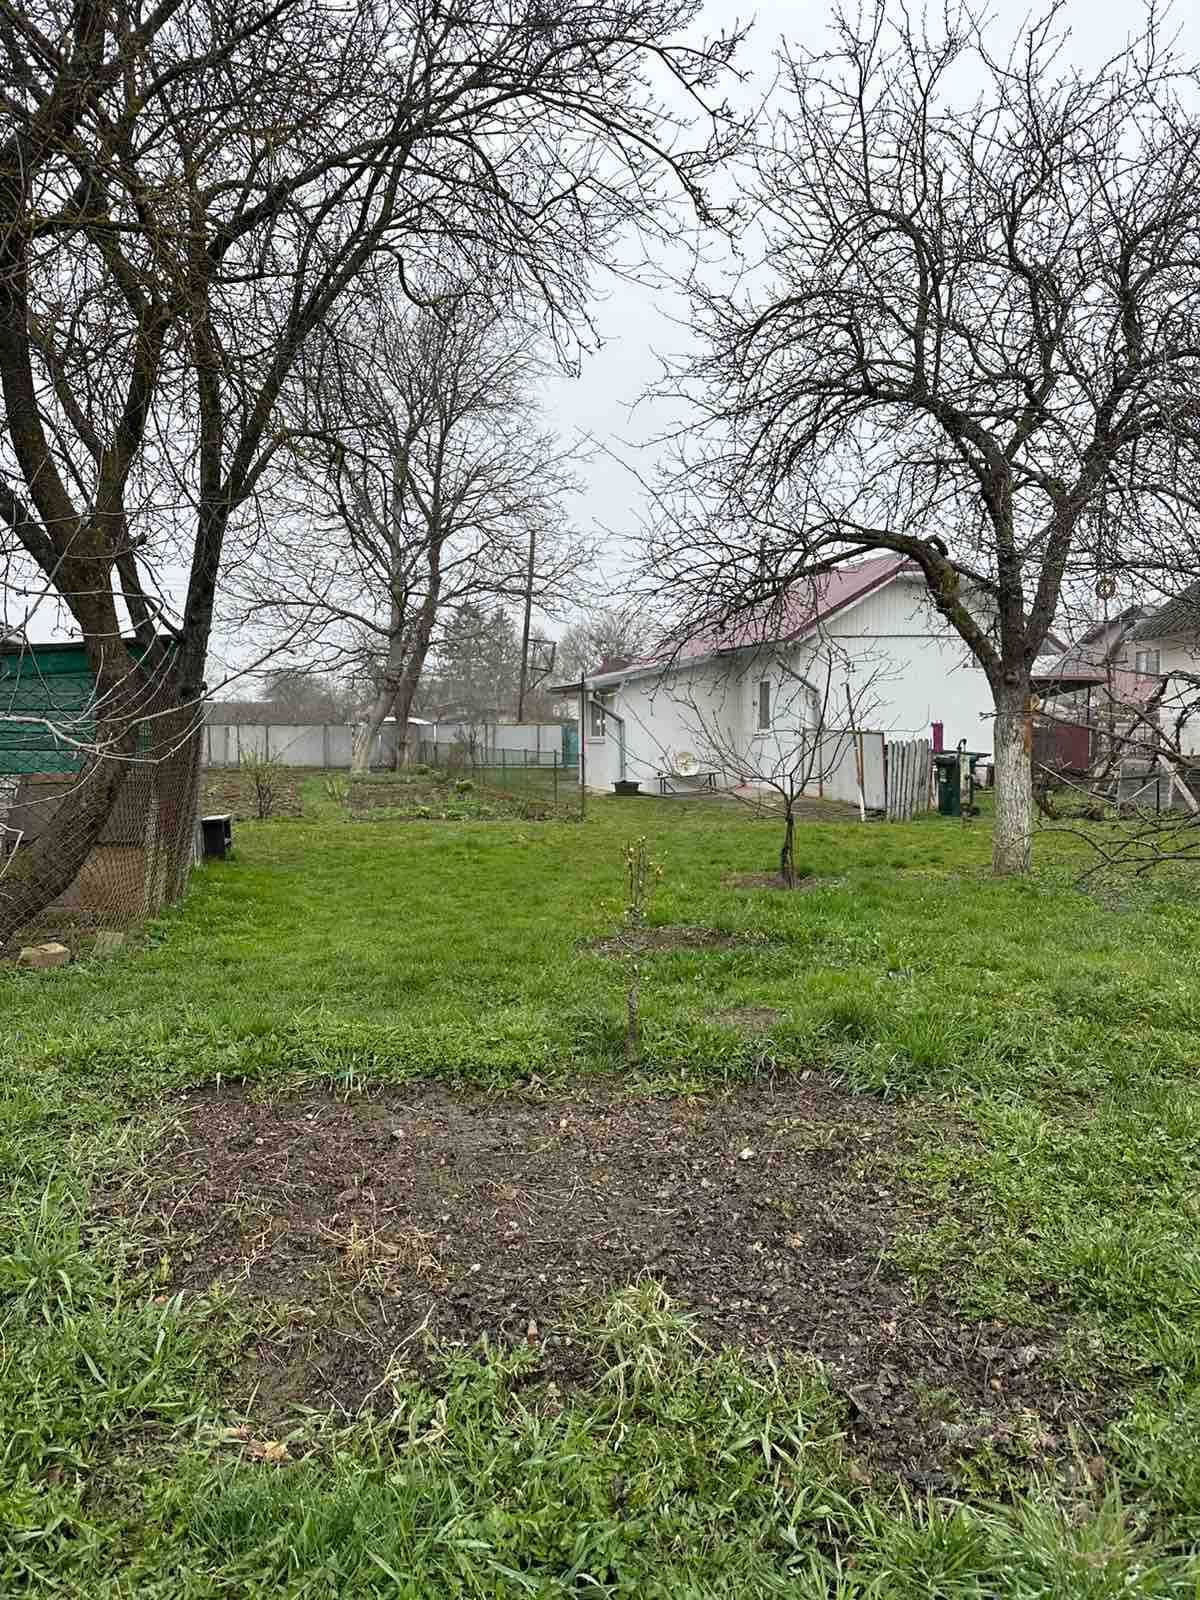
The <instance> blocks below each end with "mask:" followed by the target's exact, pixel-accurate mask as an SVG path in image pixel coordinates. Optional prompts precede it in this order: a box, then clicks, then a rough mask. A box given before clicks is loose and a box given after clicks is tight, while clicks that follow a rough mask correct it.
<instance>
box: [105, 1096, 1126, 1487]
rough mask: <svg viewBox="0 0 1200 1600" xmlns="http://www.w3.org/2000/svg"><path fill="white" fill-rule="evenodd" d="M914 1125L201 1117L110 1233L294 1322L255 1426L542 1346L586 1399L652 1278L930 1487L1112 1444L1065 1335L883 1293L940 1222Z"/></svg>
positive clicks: (865, 1111) (603, 1104)
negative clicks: (595, 1364)
mask: <svg viewBox="0 0 1200 1600" xmlns="http://www.w3.org/2000/svg"><path fill="white" fill-rule="evenodd" d="M913 1115H914V1113H912V1112H911V1111H910V1112H907V1113H903V1112H901V1111H898V1110H896V1109H893V1108H890V1107H886V1106H883V1105H881V1104H879V1103H878V1102H874V1101H871V1100H867V1099H863V1098H857V1097H851V1096H848V1095H844V1094H841V1093H838V1092H837V1091H835V1090H834V1089H832V1088H830V1087H828V1086H825V1085H822V1084H820V1083H819V1082H817V1081H816V1080H810V1081H808V1082H803V1081H800V1082H793V1083H789V1084H788V1085H787V1086H786V1087H765V1086H759V1087H756V1088H753V1089H747V1090H745V1091H742V1092H740V1093H737V1094H734V1095H731V1096H729V1097H726V1098H721V1099H719V1100H713V1101H710V1102H698V1101H695V1100H685V1099H669V1098H641V1099H621V1100H617V1099H609V1098H605V1097H604V1096H603V1095H602V1094H600V1093H586V1094H579V1095H576V1096H573V1097H570V1098H564V1099H555V1100H550V1101H529V1100H524V1099H519V1098H490V1099H489V1098H486V1097H483V1096H476V1095H465V1094H464V1095H452V1094H450V1093H446V1092H441V1091H436V1090H426V1091H415V1092H408V1093H395V1094H389V1095H385V1096H381V1097H378V1098H363V1099H359V1100H355V1101H351V1102H349V1103H343V1102H334V1101H331V1100H329V1099H327V1098H324V1097H309V1098H301V1099H294V1100H287V1101H281V1102H277V1103H275V1104H263V1103H259V1102H256V1101H253V1100H251V1099H249V1098H248V1097H247V1096H245V1095H243V1094H239V1093H215V1092H198V1093H196V1094H194V1095H192V1096H191V1097H190V1098H188V1099H187V1100H185V1102H184V1103H183V1105H182V1106H181V1107H180V1118H179V1124H178V1128H177V1131H176V1133H175V1135H174V1137H173V1138H171V1139H170V1140H169V1141H168V1143H167V1144H166V1146H165V1148H163V1149H162V1150H161V1151H160V1153H159V1154H158V1156H157V1158H156V1159H155V1161H154V1163H153V1165H152V1167H151V1169H150V1171H149V1174H148V1192H146V1193H144V1194H141V1195H128V1194H127V1195H123V1196H110V1197H109V1198H108V1200H107V1205H106V1209H110V1210H114V1211H115V1210H127V1211H136V1213H137V1216H138V1225H139V1228H143V1229H146V1228H148V1230H149V1237H148V1238H147V1239H146V1249H147V1252H148V1254H149V1257H150V1259H152V1260H157V1259H158V1257H159V1255H160V1254H164V1255H166V1256H167V1257H168V1258H169V1261H170V1264H171V1273H172V1282H171V1284H170V1287H171V1289H172V1290H174V1289H182V1290H184V1291H202V1290H204V1289H206V1288H207V1287H208V1286H209V1285H210V1284H212V1283H214V1282H221V1283H223V1284H226V1285H229V1286H231V1287H232V1288H233V1289H234V1290H235V1291H236V1292H238V1293H241V1294H245V1295H250V1296H254V1297H259V1298H261V1299H264V1300H270V1301H271V1302H272V1303H278V1302H282V1303H284V1305H285V1306H286V1307H288V1308H289V1309H288V1310H287V1311H286V1313H285V1315H284V1317H283V1320H282V1322H281V1324H280V1325H279V1326H278V1327H277V1328H276V1329H275V1330H274V1331H273V1332H272V1336H271V1338H270V1341H269V1342H268V1343H265V1344H264V1345H263V1346H262V1347H261V1348H259V1349H258V1350H257V1351H256V1352H252V1353H251V1355H250V1357H249V1361H250V1366H249V1369H248V1370H247V1372H246V1373H244V1374H243V1375H242V1378H243V1381H244V1383H245V1386H246V1390H247V1392H248V1391H249V1389H250V1388H251V1387H254V1388H255V1390H256V1391H257V1393H258V1397H259V1398H258V1401H257V1405H258V1406H259V1408H260V1409H261V1408H263V1407H266V1409H267V1410H268V1411H269V1410H271V1409H272V1408H275V1409H277V1410H278V1411H280V1412H285V1411H287V1410H288V1409H289V1408H290V1407H291V1406H292V1405H294V1404H296V1403H307V1404H310V1405H330V1404H334V1405H338V1406H343V1407H345V1408H347V1409H349V1410H355V1409H357V1408H359V1407H360V1406H362V1405H363V1404H364V1403H368V1402H369V1400H370V1397H371V1395H372V1394H373V1392H375V1391H376V1389H377V1387H378V1386H379V1385H380V1384H381V1381H382V1380H383V1377H384V1374H385V1373H386V1372H387V1371H388V1369H389V1366H392V1365H393V1364H394V1363H395V1362H396V1361H397V1360H400V1361H404V1360H412V1361H414V1362H419V1360H420V1353H421V1349H422V1335H423V1334H424V1333H425V1331H426V1330H428V1331H429V1332H431V1333H433V1334H436V1335H438V1336H440V1337H441V1338H443V1339H451V1340H465V1341H473V1340H474V1339H476V1338H478V1337H479V1336H480V1335H483V1334H486V1335H487V1336H488V1337H489V1338H491V1339H493V1340H500V1341H504V1340H510V1341H511V1340H526V1339H530V1340H533V1341H535V1342H536V1343H537V1344H538V1345H539V1348H540V1349H541V1351H542V1354H543V1357H544V1365H543V1373H544V1376H545V1377H546V1378H551V1377H553V1378H555V1379H556V1380H557V1381H558V1382H559V1383H560V1384H562V1383H577V1382H586V1381H589V1380H590V1377H591V1376H592V1374H591V1372H590V1369H588V1368H587V1365H586V1362H585V1361H584V1357H583V1355H582V1353H581V1351H580V1348H579V1345H578V1343H577V1342H576V1341H574V1340H573V1339H572V1336H571V1334H570V1331H569V1318H570V1312H571V1308H572V1306H574V1305H576V1304H578V1302H579V1301H580V1299H581V1298H594V1297H596V1296H599V1295H601V1294H603V1293H605V1292H607V1291H608V1290H610V1289H612V1288H615V1287H619V1286H622V1285H625V1284H628V1283H630V1282H632V1281H633V1280H635V1279H637V1278H638V1277H639V1276H641V1275H644V1274H651V1275H652V1276H653V1277H655V1278H656V1279H659V1280H660V1281H661V1282H662V1283H663V1284H664V1286H665V1287H666V1288H667V1290H668V1291H669V1292H670V1293H671V1294H672V1295H674V1296H676V1297H678V1298H679V1299H680V1300H681V1301H682V1302H683V1303H684V1304H685V1305H687V1306H689V1307H690V1308H692V1309H693V1310H694V1311H695V1312H696V1313H698V1315H699V1317H700V1319H701V1326H702V1329H703V1332H704V1333H705V1335H706V1337H707V1338H709V1339H710V1340H711V1341H712V1342H713V1343H714V1344H715V1345H720V1344H723V1343H731V1344H736V1345H739V1346H741V1347H743V1348H744V1349H746V1350H748V1351H749V1352H751V1353H765V1352H767V1351H771V1350H774V1351H783V1350H794V1351H805V1352H810V1353H811V1354H813V1355H815V1356H817V1357H819V1358H820V1359H821V1360H822V1361H823V1362H825V1363H827V1364H828V1368H829V1370H830V1373H831V1377H832V1380H833V1382H834V1383H835V1385H836V1386H837V1387H838V1388H839V1389H840V1391H841V1393H842V1394H843V1395H844V1397H845V1401H846V1406H847V1411H848V1418H849V1431H850V1434H851V1437H852V1439H853V1441H854V1443H855V1445H856V1446H857V1447H858V1448H859V1449H860V1450H861V1451H862V1452H864V1454H865V1455H866V1457H867V1458H868V1460H870V1461H871V1462H872V1463H873V1464H875V1465H877V1466H880V1467H886V1468H888V1469H890V1470H894V1471H897V1472H899V1473H901V1474H902V1475H903V1476H905V1477H906V1478H907V1479H908V1480H909V1481H911V1482H913V1483H917V1484H920V1485H923V1486H931V1487H936V1486H938V1485H939V1484H943V1483H949V1482H950V1481H951V1480H950V1478H949V1477H948V1476H947V1473H948V1472H950V1471H951V1470H952V1468H953V1463H954V1462H955V1461H957V1460H958V1459H960V1458H962V1457H963V1456H965V1455H969V1454H970V1453H971V1452H972V1451H973V1450H975V1449H976V1448H979V1447H981V1446H986V1447H988V1448H989V1449H991V1450H997V1449H999V1450H1000V1451H1002V1452H1004V1451H1009V1452H1011V1453H1012V1454H1014V1455H1016V1456H1018V1457H1019V1458H1020V1459H1021V1460H1023V1461H1025V1460H1028V1459H1029V1458H1030V1457H1031V1456H1032V1457H1033V1458H1045V1457H1047V1456H1050V1455H1053V1454H1055V1453H1056V1452H1061V1451H1063V1450H1065V1445H1064V1440H1065V1438H1066V1431H1067V1428H1068V1426H1069V1425H1070V1424H1072V1423H1074V1424H1078V1425H1081V1426H1083V1427H1084V1428H1087V1427H1088V1426H1089V1424H1092V1423H1093V1422H1094V1421H1095V1418H1094V1417H1093V1416H1092V1415H1091V1414H1090V1413H1089V1409H1088V1403H1089V1402H1088V1397H1087V1396H1081V1395H1079V1394H1076V1393H1073V1392H1072V1391H1071V1390H1069V1389H1068V1388H1067V1387H1066V1385H1065V1384H1064V1382H1063V1381H1062V1380H1061V1378H1060V1377H1059V1376H1058V1374H1057V1373H1056V1371H1055V1369H1054V1366H1053V1357H1054V1355H1055V1352H1056V1348H1057V1345H1056V1341H1055V1339H1054V1338H1053V1337H1052V1336H1051V1335H1049V1334H1047V1333H1046V1332H1045V1331H1044V1330H1039V1331H1034V1330H1031V1329H1024V1328H1019V1327H1008V1326H1002V1325H1000V1324H997V1323H982V1324H976V1323H969V1322H967V1321H965V1320H963V1319H961V1318H960V1317H959V1316H958V1315H956V1313H955V1312H954V1310H953V1309H952V1308H951V1306H950V1305H949V1304H948V1303H945V1302H942V1301H941V1300H939V1299H938V1298H936V1297H935V1298H933V1299H930V1298H925V1299H923V1300H918V1299H917V1298H916V1297H915V1295H914V1293H913V1292H912V1290H911V1289H910V1287H909V1285H908V1282H907V1280H906V1279H905V1278H904V1277H903V1276H902V1275H900V1274H899V1273H898V1272H896V1271H894V1270H892V1269H890V1268H889V1266H888V1264H887V1256H888V1251H889V1247H890V1245H891V1243H892V1240H893V1239H894V1237H895V1236H896V1234H897V1233H898V1232H912V1231H915V1230H917V1229H919V1228H920V1227H921V1225H922V1221H923V1219H922V1218H920V1217H919V1216H917V1215H916V1214H915V1213H914V1211H913V1208H912V1205H911V1203H910V1202H909V1201H908V1199H907V1197H906V1194H905V1191H904V1188H903V1184H902V1182H900V1181H899V1180H898V1177H897V1172H896V1157H897V1155H898V1154H899V1153H901V1152H902V1151H903V1149H904V1148H905V1145H906V1142H907V1140H908V1137H909V1128H910V1127H911V1126H913V1125H914V1124H913V1123H912V1122H910V1120H909V1119H910V1118H911V1117H912V1116H913ZM919 1115H920V1116H921V1117H923V1118H925V1119H926V1120H927V1119H928V1117H929V1116H930V1115H942V1114H941V1113H933V1112H930V1111H929V1110H928V1109H925V1110H923V1111H921V1112H919ZM947 1132H948V1134H951V1135H952V1133H953V1130H952V1128H951V1127H950V1125H949V1124H948V1125H947Z"/></svg>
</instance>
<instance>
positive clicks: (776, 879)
mask: <svg viewBox="0 0 1200 1600" xmlns="http://www.w3.org/2000/svg"><path fill="white" fill-rule="evenodd" d="M845 881H846V880H845V878H829V877H821V876H820V875H819V874H818V873H815V872H812V873H808V874H805V875H798V876H797V878H796V881H795V883H792V884H789V883H787V882H785V881H784V878H783V877H782V875H781V874H780V873H778V872H731V873H729V874H728V876H726V877H724V878H722V879H721V883H722V884H723V885H724V887H725V888H726V889H791V890H792V891H793V892H794V893H796V894H809V893H811V892H812V891H813V890H814V889H838V888H840V887H841V886H842V884H843V883H845Z"/></svg>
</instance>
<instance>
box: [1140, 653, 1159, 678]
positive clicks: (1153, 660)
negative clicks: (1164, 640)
mask: <svg viewBox="0 0 1200 1600" xmlns="http://www.w3.org/2000/svg"><path fill="white" fill-rule="evenodd" d="M1159 661H1160V656H1159V653H1158V651H1157V650H1139V651H1138V653H1137V655H1136V656H1135V657H1134V666H1135V669H1136V670H1137V671H1138V672H1140V673H1143V674H1144V675H1145V676H1146V677H1148V678H1157V677H1158V674H1159V670H1160V669H1159Z"/></svg>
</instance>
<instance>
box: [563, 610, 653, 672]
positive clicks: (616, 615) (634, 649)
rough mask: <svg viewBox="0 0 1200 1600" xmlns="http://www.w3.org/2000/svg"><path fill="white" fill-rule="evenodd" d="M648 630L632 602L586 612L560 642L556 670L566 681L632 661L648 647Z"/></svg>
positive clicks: (565, 631) (565, 632)
mask: <svg viewBox="0 0 1200 1600" xmlns="http://www.w3.org/2000/svg"><path fill="white" fill-rule="evenodd" d="M648 639H649V631H648V629H647V625H646V624H645V622H644V621H643V620H642V618H641V617H640V616H639V613H638V611H637V610H636V609H635V607H634V606H633V605H632V604H629V603H626V604H624V605H620V606H601V607H596V608H594V609H592V610H589V611H586V612H584V614H583V615H582V616H581V617H578V618H577V619H576V620H575V621H574V622H572V623H571V625H570V626H569V627H568V628H566V629H564V631H563V634H562V637H561V638H560V639H559V641H558V660H557V662H556V663H555V666H556V669H557V671H558V673H559V675H560V677H562V678H563V679H564V680H567V679H572V678H583V677H586V676H587V674H588V673H590V672H600V671H603V670H605V669H606V668H611V667H613V666H617V665H620V664H624V663H626V662H629V661H634V660H636V659H637V658H638V656H640V655H642V654H644V653H645V652H646V650H647V644H648Z"/></svg>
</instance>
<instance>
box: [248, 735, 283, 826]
mask: <svg viewBox="0 0 1200 1600" xmlns="http://www.w3.org/2000/svg"><path fill="white" fill-rule="evenodd" d="M241 769H242V771H243V772H244V773H245V775H246V777H247V778H248V779H249V780H250V787H251V790H252V791H253V794H254V811H255V815H256V816H257V817H258V820H259V821H260V822H266V821H267V820H268V818H270V817H273V816H274V815H275V807H276V806H277V805H278V803H279V800H280V797H281V792H282V789H283V762H282V761H280V760H279V759H278V758H277V757H276V756H267V755H260V754H259V753H258V752H257V751H256V750H244V751H243V752H242V759H241Z"/></svg>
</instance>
